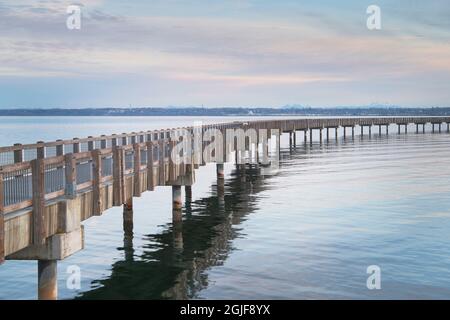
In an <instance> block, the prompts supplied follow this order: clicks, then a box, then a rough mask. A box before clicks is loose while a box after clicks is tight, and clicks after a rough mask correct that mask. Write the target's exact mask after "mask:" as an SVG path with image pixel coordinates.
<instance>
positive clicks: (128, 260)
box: [80, 165, 265, 299]
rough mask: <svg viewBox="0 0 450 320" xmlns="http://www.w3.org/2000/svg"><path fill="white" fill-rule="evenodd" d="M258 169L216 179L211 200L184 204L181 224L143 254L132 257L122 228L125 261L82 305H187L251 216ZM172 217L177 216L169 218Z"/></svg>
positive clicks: (259, 183) (155, 238)
mask: <svg viewBox="0 0 450 320" xmlns="http://www.w3.org/2000/svg"><path fill="white" fill-rule="evenodd" d="M264 178H265V177H264V176H263V175H261V174H260V168H258V167H256V166H249V165H248V166H246V168H245V169H244V170H243V169H242V168H241V169H236V170H234V171H233V172H232V174H231V176H230V177H229V178H227V179H226V182H225V184H224V180H223V179H219V180H218V183H217V184H216V185H214V186H213V192H212V194H211V196H209V197H206V198H201V199H198V200H196V201H193V202H190V201H189V200H188V199H186V206H185V209H184V213H185V217H184V219H183V221H182V222H176V221H177V219H174V223H173V224H170V225H168V227H167V230H166V231H165V232H163V233H161V234H154V235H148V236H146V237H147V240H148V242H149V243H152V244H149V245H148V246H147V247H146V248H145V249H144V250H145V252H144V253H143V254H142V255H141V256H139V257H135V256H134V248H133V242H132V237H133V233H132V228H130V225H129V224H128V223H126V222H125V223H124V248H123V249H124V251H125V259H124V260H122V261H118V262H116V263H114V265H113V266H112V273H111V275H110V276H109V277H108V278H107V279H104V280H98V281H96V283H95V284H96V285H100V286H99V287H98V288H96V289H93V290H92V291H89V292H85V293H82V294H81V296H80V298H81V299H105V298H106V299H108V298H110V299H158V298H160V299H188V298H195V297H196V296H197V294H198V292H199V291H201V290H202V289H204V288H206V287H207V286H208V279H207V275H206V274H205V271H206V270H207V269H208V268H210V267H213V266H217V265H221V264H222V263H223V261H224V260H225V259H226V258H227V256H228V254H229V253H230V252H231V251H232V250H233V247H232V240H233V239H234V238H236V237H238V236H239V231H238V230H237V229H236V228H235V227H233V226H236V225H239V224H240V223H241V222H242V221H243V220H245V217H246V216H247V215H248V214H249V213H251V212H253V211H254V210H255V204H256V199H255V197H253V196H252V195H253V194H255V193H258V192H261V191H263V190H265V183H264ZM174 214H177V213H174Z"/></svg>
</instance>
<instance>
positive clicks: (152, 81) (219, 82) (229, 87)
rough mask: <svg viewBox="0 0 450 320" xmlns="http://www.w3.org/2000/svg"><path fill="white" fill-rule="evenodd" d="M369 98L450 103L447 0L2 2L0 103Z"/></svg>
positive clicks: (341, 101)
mask: <svg viewBox="0 0 450 320" xmlns="http://www.w3.org/2000/svg"><path fill="white" fill-rule="evenodd" d="M70 4H78V5H80V6H81V9H82V20H81V23H82V25H81V29H80V30H69V29H67V27H66V19H67V16H68V15H67V14H66V8H67V6H68V5H70ZM371 4H376V5H378V6H379V7H380V8H381V19H382V20H381V23H382V29H381V30H368V29H367V27H366V19H367V17H368V15H367V14H366V9H367V7H368V6H369V5H371ZM373 103H377V104H395V105H402V106H450V3H449V2H448V0H429V1H416V0H400V1H399V0H395V1H394V0H392V1H381V0H372V1H365V0H352V1H350V0H349V1H336V0H315V1H301V0H227V1H226V0H150V1H142V0H128V1H119V0H117V1H116V0H85V1H65V0H60V1H56V0H54V1H52V0H46V1H44V0H42V1H37V0H35V1H32V0H11V1H2V0H0V108H15V107H18V108H19V107H20V108H35V107H127V106H129V105H131V106H169V105H171V106H199V105H204V106H208V107H217V106H268V107H269V106H282V105H286V104H302V105H312V106H342V105H368V104H373Z"/></svg>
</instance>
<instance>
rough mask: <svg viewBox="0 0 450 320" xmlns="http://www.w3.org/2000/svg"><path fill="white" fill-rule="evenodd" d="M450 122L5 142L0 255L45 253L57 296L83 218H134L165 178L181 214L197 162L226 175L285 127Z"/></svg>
mask: <svg viewBox="0 0 450 320" xmlns="http://www.w3.org/2000/svg"><path fill="white" fill-rule="evenodd" d="M449 123H450V117H389V118H385V117H373V118H320V119H319V118H312V119H286V120H270V119H267V120H258V121H247V122H230V123H219V124H211V125H203V126H200V127H182V128H172V129H164V130H154V131H148V132H138V133H136V132H132V133H129V134H125V133H124V134H118V135H110V136H100V137H88V138H83V139H78V138H74V139H71V140H57V141H52V142H38V143H36V144H29V145H21V144H15V145H13V146H7V147H0V263H2V262H4V260H5V259H7V260H8V259H11V260H38V279H39V290H38V292H39V298H41V299H54V298H56V297H57V287H56V261H57V260H62V259H64V258H66V257H67V256H69V255H71V254H73V253H75V252H77V251H79V250H81V249H82V248H83V247H84V232H83V227H82V224H81V223H82V222H83V221H84V220H86V219H88V218H90V217H92V216H99V215H101V214H102V213H103V212H105V211H106V210H108V209H109V208H112V207H114V206H122V205H123V206H124V218H125V219H127V217H128V219H129V220H131V222H132V207H133V201H132V199H133V197H140V196H141V194H142V193H143V192H146V191H152V190H154V189H155V188H156V187H158V186H171V187H172V194H173V201H172V202H173V209H174V212H175V214H174V215H173V217H174V220H179V219H181V211H179V210H180V209H181V207H182V200H181V187H182V186H185V187H186V188H187V189H186V191H187V193H190V192H191V186H192V185H193V184H194V182H195V170H196V169H198V168H199V167H200V166H202V165H205V164H206V163H208V162H216V163H217V178H218V179H223V178H224V176H223V163H224V162H227V161H231V159H230V155H231V154H234V159H233V160H234V161H236V163H237V164H243V163H245V161H250V160H251V159H253V160H254V161H255V163H256V164H259V163H264V164H266V163H267V162H268V161H269V156H270V155H269V152H268V146H269V145H270V142H271V141H275V145H276V147H275V151H276V155H275V157H278V150H279V148H280V135H281V134H283V133H289V137H290V143H291V145H295V144H296V143H297V141H296V140H297V134H296V132H298V131H301V132H303V137H304V143H307V141H308V137H309V142H310V143H312V142H313V135H312V132H313V130H318V131H319V142H322V140H324V139H327V140H330V138H331V137H330V131H331V133H332V135H333V138H337V137H338V130H341V131H342V132H343V137H344V138H346V137H347V134H348V131H349V130H351V137H352V138H354V136H355V127H359V128H360V130H361V134H363V133H364V128H366V130H367V131H368V134H369V135H372V129H373V128H375V129H378V134H380V135H381V134H388V133H389V132H388V128H389V125H392V124H396V125H398V132H399V133H400V132H401V129H402V128H404V130H405V132H407V128H408V125H412V124H414V125H415V133H421V132H425V125H426V124H431V125H432V130H433V132H435V131H436V132H442V131H444V130H445V131H446V132H449ZM443 126H444V128H442V127H443ZM324 131H325V133H326V137H323V132H324ZM333 131H334V132H333ZM211 132H212V133H211ZM230 133H231V134H230ZM219 135H220V139H219V138H218V137H219ZM198 137H200V141H199V140H198ZM213 137H214V138H213ZM211 145H213V146H214V148H211ZM180 146H181V147H182V148H181V149H180V148H179V147H180ZM177 148H178V149H177ZM180 150H181V153H180ZM210 151H211V152H210ZM174 155H177V156H178V157H179V159H178V158H176V159H175V157H174ZM272 156H273V155H272ZM244 158H247V160H243V159H244ZM180 159H181V161H178V160H180ZM248 159H250V160H248ZM176 212H180V213H179V214H177V213H176Z"/></svg>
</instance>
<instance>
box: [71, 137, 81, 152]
mask: <svg viewBox="0 0 450 320" xmlns="http://www.w3.org/2000/svg"><path fill="white" fill-rule="evenodd" d="M77 140H78V138H73V144H72V145H73V153H80V143H79V142H77Z"/></svg>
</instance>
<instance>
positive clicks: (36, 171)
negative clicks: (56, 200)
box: [31, 159, 46, 245]
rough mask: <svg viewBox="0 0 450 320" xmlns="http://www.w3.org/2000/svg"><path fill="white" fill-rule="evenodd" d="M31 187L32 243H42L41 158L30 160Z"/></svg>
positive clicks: (43, 194)
mask: <svg viewBox="0 0 450 320" xmlns="http://www.w3.org/2000/svg"><path fill="white" fill-rule="evenodd" d="M31 172H32V187H33V244H36V245H37V244H43V243H44V242H45V238H46V223H45V214H44V208H45V181H44V177H45V166H44V161H43V159H36V160H33V161H31Z"/></svg>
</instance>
